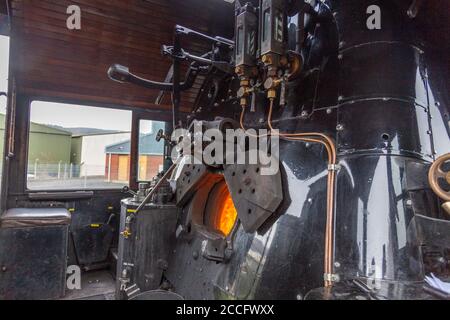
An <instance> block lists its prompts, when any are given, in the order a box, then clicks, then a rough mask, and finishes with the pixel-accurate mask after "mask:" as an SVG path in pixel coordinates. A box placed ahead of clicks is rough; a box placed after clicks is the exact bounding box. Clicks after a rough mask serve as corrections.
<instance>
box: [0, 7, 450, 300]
mask: <svg viewBox="0 0 450 320" xmlns="http://www.w3.org/2000/svg"><path fill="white" fill-rule="evenodd" d="M373 2H374V1H367V0H346V1H337V0H322V1H315V0H312V1H306V0H305V1H303V0H248V1H243V0H236V1H234V10H229V11H227V13H228V14H230V15H232V14H233V11H234V20H233V21H234V26H231V25H230V26H228V27H229V29H231V30H234V31H233V32H232V33H233V34H234V35H231V34H229V35H228V36H224V35H222V34H217V35H215V34H214V35H212V34H208V33H207V32H200V31H197V30H196V29H195V28H190V27H189V28H188V27H184V26H181V25H176V26H175V28H174V30H173V31H174V32H173V35H171V36H170V38H172V39H173V41H172V43H166V44H164V45H163V46H162V49H161V53H162V55H163V56H164V57H165V59H166V60H169V61H170V62H171V64H172V65H171V67H170V69H169V72H168V74H167V77H166V80H165V81H156V80H149V79H146V78H147V76H148V73H140V70H139V69H138V68H137V67H134V66H125V65H123V64H125V63H126V61H125V62H123V64H120V63H119V62H121V61H120V60H118V61H114V62H117V63H115V64H111V66H110V67H109V70H107V76H108V84H110V85H111V86H115V87H114V88H117V89H118V88H122V87H125V88H140V89H141V90H149V91H152V92H155V91H156V92H158V93H159V95H158V98H157V99H156V103H155V104H152V106H153V107H155V108H156V107H157V106H160V105H161V103H162V101H166V100H170V109H167V108H166V109H165V110H164V111H161V110H160V111H158V112H156V111H155V112H154V113H153V111H151V110H147V109H145V108H140V107H137V106H132V107H130V108H128V109H131V110H132V111H133V115H132V129H131V136H132V139H131V142H130V141H129V142H126V143H124V142H123V141H121V142H120V143H118V141H115V143H114V144H111V145H107V146H106V147H105V148H104V149H105V152H106V153H107V164H106V167H104V170H103V172H102V173H101V174H103V173H104V172H106V173H107V175H108V182H111V181H113V180H120V179H119V176H120V168H121V162H120V161H121V160H120V159H122V160H123V159H124V149H127V148H128V149H129V153H130V154H131V155H130V159H131V160H129V161H128V162H126V160H123V161H125V162H122V168H125V169H124V170H128V171H127V172H129V177H130V182H131V183H130V187H125V188H123V189H122V190H114V191H111V190H109V191H108V190H104V191H95V192H90V191H89V190H84V191H80V192H75V193H74V192H72V193H70V194H67V193H63V194H60V193H52V192H38V193H31V194H30V195H27V197H25V195H24V194H22V193H21V192H19V191H20V190H22V189H23V185H21V184H20V183H19V184H18V185H17V186H15V187H14V188H9V190H8V191H3V190H2V192H5V196H6V197H7V199H8V200H7V203H5V207H6V208H5V209H6V214H5V215H3V216H2V219H1V220H2V222H1V228H0V240H1V239H9V241H12V242H15V241H16V239H19V240H17V241H18V242H17V243H21V244H20V246H22V247H23V248H24V250H25V251H26V252H30V251H31V253H30V254H31V255H32V256H33V259H36V260H37V259H38V257H37V255H41V253H40V252H39V251H36V252H35V253H33V250H34V249H30V248H31V243H32V242H34V241H38V240H37V239H40V241H41V242H39V246H41V247H45V246H48V248H49V250H50V251H47V252H46V254H47V255H48V256H49V258H48V259H53V260H51V261H53V262H52V263H51V266H52V267H54V268H53V269H54V270H53V269H52V270H51V274H58V275H59V277H58V278H51V279H48V280H47V282H48V283H52V284H54V286H52V287H51V288H49V289H48V292H50V291H51V293H52V294H50V296H46V298H58V297H59V298H61V296H62V295H63V292H64V288H61V286H62V285H64V283H63V282H64V281H65V272H64V271H65V270H66V267H67V265H66V264H67V261H66V260H65V259H66V256H67V255H70V252H69V253H68V252H67V250H69V251H70V250H75V251H79V252H84V253H86V252H91V251H88V250H81V251H80V247H77V245H78V246H80V244H81V243H84V244H86V246H90V248H91V249H92V248H93V251H95V252H97V253H98V252H100V251H101V253H102V258H101V259H100V258H99V259H97V260H99V261H100V260H101V261H105V260H106V261H107V264H108V266H107V267H111V269H112V275H113V289H112V291H111V292H110V293H111V295H112V296H111V297H110V298H114V299H118V300H181V299H196V300H214V299H226V300H241V299H242V300H245V299H248V300H253V299H257V300H278V299H286V300H326V299H330V300H347V299H348V300H353V299H357V300H384V299H394V300H397V299H407V300H409V299H436V298H445V297H446V296H445V295H444V296H443V295H442V293H439V292H436V290H434V289H433V288H431V287H430V286H426V285H425V286H424V284H425V282H424V279H425V277H426V276H427V275H430V274H433V275H434V276H436V277H438V278H440V279H447V278H448V277H449V275H450V194H449V190H450V173H449V172H450V167H449V162H450V155H449V152H450V139H449V137H450V135H449V133H450V127H449V115H448V108H449V107H448V106H449V96H448V93H449V90H448V89H449V82H448V74H446V71H445V70H446V66H448V64H447V63H448V61H446V59H447V57H446V54H447V55H448V52H447V50H446V49H445V48H444V49H443V48H441V47H440V45H439V41H436V35H433V33H434V31H433V30H434V29H433V28H428V27H427V26H430V25H433V26H434V23H435V22H433V21H430V20H432V19H428V16H427V15H426V14H420V13H421V12H425V13H427V12H430V10H435V9H436V8H435V7H433V8H431V9H430V7H429V4H426V3H422V1H409V0H396V1H375V2H376V4H373ZM427 8H428V9H427ZM427 10H428V11H427ZM440 23H442V22H440ZM436 25H441V24H439V23H438V22H436ZM199 30H203V29H199ZM108 48H109V47H108ZM198 48H202V50H203V51H202V52H201V53H200V52H199V50H198ZM205 48H207V49H205ZM124 52H125V50H124ZM124 60H126V59H124ZM124 60H122V61H124ZM130 61H131V59H129V61H128V62H130ZM108 65H110V64H108ZM136 65H138V64H136ZM104 71H105V72H106V70H104ZM102 72H103V71H102ZM103 76H105V77H106V75H105V74H103ZM153 79H155V78H153ZM126 86H128V87H126ZM86 90H87V89H86ZM123 90H125V89H123ZM126 90H132V89H126ZM136 90H137V89H136ZM194 91H195V96H194V98H193V106H192V108H190V109H188V108H187V107H186V105H185V104H184V102H183V101H184V100H183V99H186V96H188V97H191V98H192V95H193V94H192V92H194ZM134 95H136V94H135V93H133V94H130V96H127V97H128V98H127V99H129V100H131V99H132V98H133V97H134ZM21 99H22V100H21ZM21 99H18V100H17V101H18V103H17V105H18V108H19V109H18V110H19V111H20V110H23V111H27V112H24V113H23V114H22V113H20V112H19V113H17V116H16V118H14V119H13V120H11V121H12V123H15V124H17V128H16V129H15V130H17V132H22V131H23V130H26V129H27V128H28V127H27V126H32V125H33V124H29V121H27V120H29V113H30V112H29V109H27V108H29V100H30V99H31V98H30V97H28V96H24V97H21ZM136 101H137V100H136ZM136 101H134V102H135V103H136ZM138 102H139V101H138ZM10 104H11V103H10ZM27 104H28V105H27ZM9 108H10V110H15V109H14V108H13V106H12V105H11V106H10V107H9ZM20 108H22V109H20ZM128 109H127V110H128ZM11 112H12V111H10V114H11ZM12 114H14V112H12ZM156 118H158V119H157V120H160V121H163V123H162V124H161V126H160V127H158V128H157V130H152V131H151V132H150V133H149V132H146V133H142V132H140V126H141V128H142V121H146V120H155V119H156ZM11 119H12V118H11ZM22 122H27V124H23V123H22ZM20 123H22V124H20ZM53 129H54V130H56V129H58V128H56V127H53V128H52V130H53ZM59 129H61V128H59ZM8 130H12V131H10V132H9V135H11V132H14V130H13V128H12V127H11V128H9V129H8ZM47 133H48V132H47ZM117 134H123V132H118V133H117ZM61 135H63V134H61ZM149 137H150V138H151V139H152V141H156V142H157V143H158V144H159V147H160V148H161V150H163V151H161V152H162V157H161V163H158V165H160V167H159V169H161V170H157V171H158V172H159V173H157V174H156V176H154V177H153V176H152V177H151V178H150V179H149V177H148V175H147V176H145V178H144V179H139V178H136V177H139V176H140V175H141V170H149V169H148V168H150V167H151V161H152V156H153V155H154V154H153V153H152V152H153V151H151V150H150V151H149V150H147V151H145V152H144V151H142V150H144V149H145V148H147V147H146V145H145V144H144V142H142V141H144V139H147V138H148V139H150V138H149ZM9 139H10V142H9V143H8V144H7V147H6V148H8V147H9V148H11V146H15V148H16V150H15V154H20V153H21V151H22V152H26V150H25V151H24V149H23V148H24V146H23V143H21V141H22V140H21V139H26V138H24V137H23V136H21V135H19V136H18V138H17V140H14V138H11V137H9ZM147 149H148V148H147ZM5 150H6V149H5ZM130 150H131V151H130ZM158 150H159V149H158ZM114 155H116V156H117V157H116V158H117V161H116V160H114V159H116V158H114V157H113V156H114ZM144 155H145V157H147V158H145V162H144V160H142V161H141V156H142V157H143V158H142V159H144ZM20 159H21V158H19V159H16V160H14V157H12V156H11V157H10V158H9V160H8V163H7V167H6V169H4V172H5V173H6V176H5V177H4V178H3V179H10V180H11V179H12V178H11V177H12V175H13V173H14V172H16V171H18V170H19V169H20V168H22V167H23V166H25V164H24V163H25V162H26V161H25V160H23V159H22V160H20ZM114 161H116V162H114ZM143 163H145V165H143ZM38 165H39V161H35V167H37V166H38ZM61 168H62V167H61V164H59V169H58V170H60V171H61V170H62V169H61ZM102 168H103V167H102ZM142 168H147V169H142ZM116 169H117V170H119V172H118V173H117V178H111V177H113V176H114V174H115V173H113V171H114V170H116ZM80 170H82V169H80ZM35 171H36V172H37V171H38V170H35ZM60 171H58V174H57V176H58V178H59V176H60ZM70 172H73V170H72V167H70ZM81 177H82V176H81V175H80V178H81ZM4 181H5V180H4ZM81 182H83V181H82V180H81ZM84 184H85V186H86V180H85V181H84ZM21 188H22V189H21ZM33 197H34V198H33ZM65 197H66V198H65ZM67 197H68V198H67ZM74 199H76V201H75V200H74ZM36 203H37V204H36ZM43 207H45V208H46V209H45V208H44V209H43ZM80 207H81V208H85V209H86V208H88V209H89V210H91V209H92V208H94V207H95V208H96V209H98V210H103V208H104V207H106V208H109V209H107V210H106V213H107V215H106V216H104V214H105V210H103V211H102V214H103V215H102V216H101V217H102V218H101V219H103V220H105V221H106V222H102V223H100V224H98V223H97V222H96V221H94V220H95V219H94V218H89V219H90V220H89V223H88V226H89V230H90V231H92V230H91V229H92V228H96V233H95V236H94V235H93V233H89V232H88V233H80V231H79V230H81V228H78V227H80V226H81V224H82V222H83V225H84V224H85V222H86V220H82V219H81V217H80V216H77V215H76V214H74V212H73V211H75V212H76V211H77V210H79V208H80ZM24 208H26V209H24ZM75 208H77V209H75ZM99 208H101V209H99ZM71 209H72V211H70V210H71ZM36 210H37V211H36ZM39 210H40V211H39ZM38 211H39V212H38ZM91 211H92V210H91ZM92 212H93V211H92ZM96 212H97V211H96ZM71 213H72V214H71ZM95 217H97V216H95ZM71 219H72V221H71ZM74 219H79V220H77V221H78V222H77V223H74V221H73V220H74ZM101 219H100V218H99V219H98V220H101ZM30 228H31V229H30ZM33 228H37V229H35V230H33ZM85 231H86V230H85ZM77 232H78V233H77ZM39 233H43V234H45V235H46V236H45V237H38V236H37V234H39ZM30 234H31V235H36V237H37V238H36V239H35V238H34V237H31V238H29V235H30ZM87 234H89V235H87ZM74 236H77V237H78V238H77V239H78V240H79V241H77V240H76V239H75V238H73V237H74ZM24 239H25V240H24ZM42 239H44V240H45V239H46V240H45V241H44V240H42ZM68 239H69V240H70V239H75V240H73V241H74V243H75V245H74V246H75V247H74V248H72V247H71V245H70V243H69V246H67V245H66V243H67V242H68V241H69V240H68ZM83 239H84V240H85V241H82V240H83ZM55 244H57V245H55ZM8 246H13V244H12V243H8V242H6V244H5V245H4V247H2V242H1V241H0V267H1V266H2V261H3V260H4V261H8V268H7V269H8V270H6V269H5V272H4V273H5V274H7V275H8V277H9V278H7V281H6V282H3V283H4V284H5V283H6V284H7V285H6V287H2V284H1V281H0V297H1V298H8V297H12V298H14V297H20V296H21V295H23V294H25V292H30V291H29V288H30V287H33V286H34V284H33V283H31V281H30V283H29V286H28V285H24V286H23V287H21V288H22V289H23V290H22V289H21V291H20V292H16V291H14V289H13V287H14V286H16V285H17V283H18V281H19V280H18V278H17V277H16V276H15V275H16V274H15V273H9V270H10V269H9V268H10V267H9V266H10V265H12V264H14V262H11V261H10V260H11V257H6V256H5V257H2V255H1V254H2V253H1V252H2V248H3V249H5V248H7V247H8ZM116 247H117V250H116ZM3 251H4V250H3ZM33 254H34V255H33ZM11 256H13V255H11ZM55 257H56V258H55ZM79 258H80V257H78V260H79V261H78V262H80V259H79ZM85 258H86V260H89V259H91V258H92V257H91V256H88V257H85ZM81 260H83V256H81ZM91 260H92V259H91ZM91 260H89V261H91ZM94 260H95V259H94ZM69 264H70V263H69ZM86 265H90V264H89V263H87V264H86ZM39 266H40V268H43V269H45V268H49V264H45V265H42V266H41V265H39ZM99 268H101V267H99ZM43 269H42V270H43ZM27 270H28V269H27ZM45 270H47V269H45ZM6 271H8V272H6ZM0 272H1V271H0ZM48 272H50V271H48V270H47V271H45V272H44V271H43V272H41V273H39V272H37V273H36V274H32V272H28V271H26V272H25V273H26V274H28V275H30V274H31V276H30V278H31V279H37V280H36V281H38V282H39V281H41V280H42V279H38V278H39V277H38V276H37V274H47V273H48ZM22 274H23V272H22ZM0 277H1V275H0ZM63 278H64V279H63ZM0 280H2V279H1V278H0ZM33 281H34V280H33ZM8 284H11V285H8ZM34 287H36V286H34ZM36 290H38V289H36ZM38 291H39V290H38ZM8 294H9V296H8ZM27 297H35V295H33V294H31V293H30V295H29V296H27Z"/></svg>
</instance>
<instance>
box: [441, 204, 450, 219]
mask: <svg viewBox="0 0 450 320" xmlns="http://www.w3.org/2000/svg"><path fill="white" fill-rule="evenodd" d="M442 209H444V211H445V212H446V213H447V214H448V215H449V216H450V202H446V203H444V204H443V205H442Z"/></svg>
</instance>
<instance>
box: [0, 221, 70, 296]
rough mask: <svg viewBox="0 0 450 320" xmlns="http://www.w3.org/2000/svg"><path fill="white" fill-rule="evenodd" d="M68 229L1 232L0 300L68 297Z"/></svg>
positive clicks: (54, 227)
mask: <svg viewBox="0 0 450 320" xmlns="http://www.w3.org/2000/svg"><path fill="white" fill-rule="evenodd" d="M67 239H68V226H67V225H61V226H46V227H31V228H9V229H4V228H1V229H0V299H1V300H16V299H20V300H46V299H57V298H61V297H63V295H64V291H65V288H66V263H67Z"/></svg>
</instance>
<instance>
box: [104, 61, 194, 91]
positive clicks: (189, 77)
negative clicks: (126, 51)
mask: <svg viewBox="0 0 450 320" xmlns="http://www.w3.org/2000/svg"><path fill="white" fill-rule="evenodd" d="M198 72H199V70H198V68H197V67H195V66H192V65H191V66H190V67H189V69H188V71H187V74H186V80H185V82H182V83H180V90H182V91H183V90H188V89H190V88H192V86H193V85H194V82H195V79H196V78H197V75H198ZM108 77H109V78H110V79H111V80H113V81H116V82H120V83H125V82H128V83H132V84H135V85H138V86H141V87H144V88H148V89H155V90H161V91H172V90H173V83H171V82H158V81H152V80H147V79H144V78H141V77H139V76H137V75H135V74H133V73H131V72H130V69H129V68H128V67H126V66H122V65H120V64H113V65H112V66H111V67H109V69H108Z"/></svg>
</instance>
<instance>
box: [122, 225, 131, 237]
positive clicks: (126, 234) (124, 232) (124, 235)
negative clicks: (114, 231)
mask: <svg viewBox="0 0 450 320" xmlns="http://www.w3.org/2000/svg"><path fill="white" fill-rule="evenodd" d="M120 235H121V236H122V237H124V238H125V239H128V238H129V237H131V231H130V229H129V228H125V230H124V231H122V232H121V233H120Z"/></svg>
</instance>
